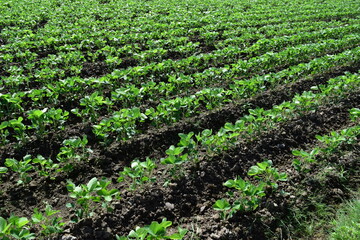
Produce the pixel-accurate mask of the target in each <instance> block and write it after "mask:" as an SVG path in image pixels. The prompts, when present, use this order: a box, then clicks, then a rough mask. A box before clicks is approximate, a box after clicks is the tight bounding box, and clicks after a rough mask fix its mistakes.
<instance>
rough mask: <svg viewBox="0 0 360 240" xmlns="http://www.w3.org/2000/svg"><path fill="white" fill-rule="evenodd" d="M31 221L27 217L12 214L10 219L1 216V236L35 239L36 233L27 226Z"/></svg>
mask: <svg viewBox="0 0 360 240" xmlns="http://www.w3.org/2000/svg"><path fill="white" fill-rule="evenodd" d="M29 222H30V221H29V220H28V219H27V218H26V217H17V216H14V215H12V216H10V217H9V218H8V219H5V218H3V217H0V237H2V239H3V240H11V239H20V240H27V239H35V234H34V233H31V232H30V231H29V228H28V226H26V225H27V224H28V223H29Z"/></svg>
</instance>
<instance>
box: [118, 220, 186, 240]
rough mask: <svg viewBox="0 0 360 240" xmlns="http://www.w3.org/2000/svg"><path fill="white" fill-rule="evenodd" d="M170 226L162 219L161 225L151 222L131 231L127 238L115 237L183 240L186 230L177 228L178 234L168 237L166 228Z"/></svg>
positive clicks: (128, 239)
mask: <svg viewBox="0 0 360 240" xmlns="http://www.w3.org/2000/svg"><path fill="white" fill-rule="evenodd" d="M171 225H172V222H171V221H167V220H166V218H164V219H163V220H162V221H161V223H158V222H155V221H154V222H152V223H151V224H150V225H149V226H145V227H136V229H135V230H131V231H130V233H129V234H128V235H127V236H121V237H120V236H118V235H116V240H142V239H146V240H161V239H183V238H184V237H185V235H186V233H187V232H188V230H187V229H183V228H180V227H178V232H176V233H173V234H171V235H168V233H167V230H168V227H170V226H171Z"/></svg>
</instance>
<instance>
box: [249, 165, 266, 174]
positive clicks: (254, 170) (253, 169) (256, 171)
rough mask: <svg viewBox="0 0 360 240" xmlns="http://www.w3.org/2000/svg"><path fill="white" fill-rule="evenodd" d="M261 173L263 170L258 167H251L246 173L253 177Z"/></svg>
mask: <svg viewBox="0 0 360 240" xmlns="http://www.w3.org/2000/svg"><path fill="white" fill-rule="evenodd" d="M262 172H263V169H261V168H259V167H258V166H251V167H250V169H249V171H248V175H249V176H254V175H258V174H261V173H262Z"/></svg>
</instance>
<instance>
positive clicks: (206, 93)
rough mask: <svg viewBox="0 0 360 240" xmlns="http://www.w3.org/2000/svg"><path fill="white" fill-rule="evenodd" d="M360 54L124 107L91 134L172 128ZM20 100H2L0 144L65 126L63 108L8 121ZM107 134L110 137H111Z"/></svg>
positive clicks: (92, 112) (147, 90) (86, 107)
mask: <svg viewBox="0 0 360 240" xmlns="http://www.w3.org/2000/svg"><path fill="white" fill-rule="evenodd" d="M358 52H359V50H358V48H355V49H352V50H348V51H345V52H343V53H341V54H338V55H332V56H324V57H322V58H315V59H314V60H312V61H310V62H309V63H307V64H303V63H301V64H299V65H297V66H292V67H291V68H288V69H285V70H283V71H280V72H277V73H271V74H266V75H260V76H254V77H252V78H250V79H249V80H235V81H233V83H232V84H231V85H230V87H229V89H225V88H205V89H203V90H201V91H198V92H197V93H196V94H195V95H192V96H189V97H182V98H180V97H177V98H175V99H172V100H165V99H164V100H161V103H160V104H159V105H158V106H157V107H156V108H148V109H146V111H145V112H142V111H141V110H140V108H138V107H133V108H129V109H122V110H121V111H117V112H115V113H113V114H112V117H110V118H106V119H103V120H102V121H101V122H100V123H99V124H97V125H94V132H95V134H96V135H97V136H99V137H101V138H105V139H106V141H107V142H109V140H111V139H112V138H113V137H115V138H116V139H128V138H129V137H131V136H133V135H134V134H136V133H138V132H139V129H137V127H136V126H137V125H138V124H139V122H142V121H145V120H146V121H151V123H152V124H153V125H155V126H159V125H161V124H162V123H167V124H170V123H172V122H176V121H179V120H180V119H183V118H184V117H187V116H191V115H194V114H197V113H198V112H199V111H200V110H201V108H204V107H205V108H206V109H208V110H209V109H213V108H215V107H219V106H221V105H223V104H224V103H226V102H229V101H234V100H239V99H242V98H246V97H250V96H252V95H254V94H257V93H258V92H259V91H264V90H266V89H267V88H269V87H271V86H275V85H277V84H282V83H284V82H289V81H296V80H297V79H299V78H302V77H305V76H307V75H308V74H318V73H321V72H324V71H329V70H331V69H332V68H334V67H335V66H351V65H352V64H354V63H358V59H359V54H358ZM180 80H181V79H180ZM185 80H189V79H185ZM185 83H186V82H185ZM188 83H190V81H188ZM151 84H152V85H151ZM170 84H173V82H170V83H168V84H166V85H164V86H165V88H164V86H162V87H163V88H156V86H159V85H156V83H151V82H149V83H147V84H144V85H143V87H142V88H136V87H134V86H132V87H131V88H130V87H128V88H122V89H117V90H115V91H114V92H112V98H111V99H107V98H104V97H103V96H102V95H101V94H100V93H99V92H95V93H93V94H92V95H90V96H86V97H85V98H83V99H81V101H80V105H81V106H83V109H81V110H79V109H74V110H73V111H72V112H73V113H76V114H78V115H79V116H80V117H82V118H83V120H85V119H87V118H90V120H92V121H96V119H97V118H98V116H99V112H100V111H99V110H100V108H101V107H102V106H107V107H108V108H109V111H110V107H111V106H112V105H114V104H116V102H117V101H121V102H122V103H123V104H126V103H127V104H129V106H131V105H134V104H136V102H139V101H140V102H141V99H142V98H144V96H146V95H148V96H159V95H160V96H161V89H168V90H169V89H170V87H171V88H175V86H174V85H173V86H171V85H170ZM151 86H153V88H151ZM160 86H161V85H160ZM176 89H177V90H179V89H181V86H180V85H176ZM185 89H186V88H185ZM57 90H58V91H57ZM61 90H62V91H64V88H58V89H54V91H53V92H49V91H41V90H32V91H29V92H28V93H27V95H26V97H28V98H30V99H32V100H33V101H34V103H38V104H39V106H41V105H42V106H43V104H44V102H43V101H42V100H43V99H44V98H47V97H50V98H52V100H53V101H54V100H55V101H56V99H57V97H56V94H61ZM23 95H25V93H23ZM21 96H22V95H21V93H18V94H13V95H10V94H2V95H1V100H2V101H3V102H4V104H3V108H2V111H1V114H2V116H3V117H4V116H8V117H9V120H8V121H3V122H2V124H1V125H0V126H1V127H0V131H1V132H2V133H3V134H2V136H3V137H2V143H3V144H6V143H7V142H8V136H9V133H10V132H11V131H9V130H10V129H13V130H12V131H14V132H13V136H15V137H16V139H17V141H20V142H23V141H24V140H25V139H26V138H27V137H26V136H27V135H28V134H26V131H25V130H26V129H36V131H37V135H38V136H39V137H40V136H42V135H43V134H45V133H46V129H49V128H50V127H51V128H52V129H53V128H60V129H63V128H64V123H65V121H66V120H67V118H68V115H69V112H67V111H64V110H62V109H55V108H50V109H48V108H46V109H34V110H29V111H28V112H27V116H28V119H29V120H30V121H31V123H32V124H31V126H26V125H24V123H22V121H23V117H18V118H16V119H12V120H11V116H13V117H15V116H16V115H17V114H19V113H21V112H22V111H23V110H22V109H23V107H22V106H21V105H22V101H23V99H22V98H21ZM14 114H16V115H14ZM111 132H112V134H111V135H112V136H113V137H110V138H109V134H110V133H111ZM114 134H115V136H114ZM10 139H11V137H10Z"/></svg>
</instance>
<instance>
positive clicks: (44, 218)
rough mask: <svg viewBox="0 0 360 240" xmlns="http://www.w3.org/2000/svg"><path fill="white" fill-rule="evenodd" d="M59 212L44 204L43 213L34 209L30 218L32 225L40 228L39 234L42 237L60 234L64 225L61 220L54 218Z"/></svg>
mask: <svg viewBox="0 0 360 240" xmlns="http://www.w3.org/2000/svg"><path fill="white" fill-rule="evenodd" d="M59 212H60V211H58V210H53V209H52V207H51V205H49V204H46V207H45V210H44V212H40V211H39V209H37V208H35V209H34V214H33V215H32V217H31V219H32V223H33V224H34V225H40V226H41V228H42V230H41V231H40V232H41V234H42V235H44V236H49V235H51V234H54V233H61V232H63V226H64V225H65V223H64V222H61V219H62V218H60V217H56V216H55V215H56V214H57V213H59Z"/></svg>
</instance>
